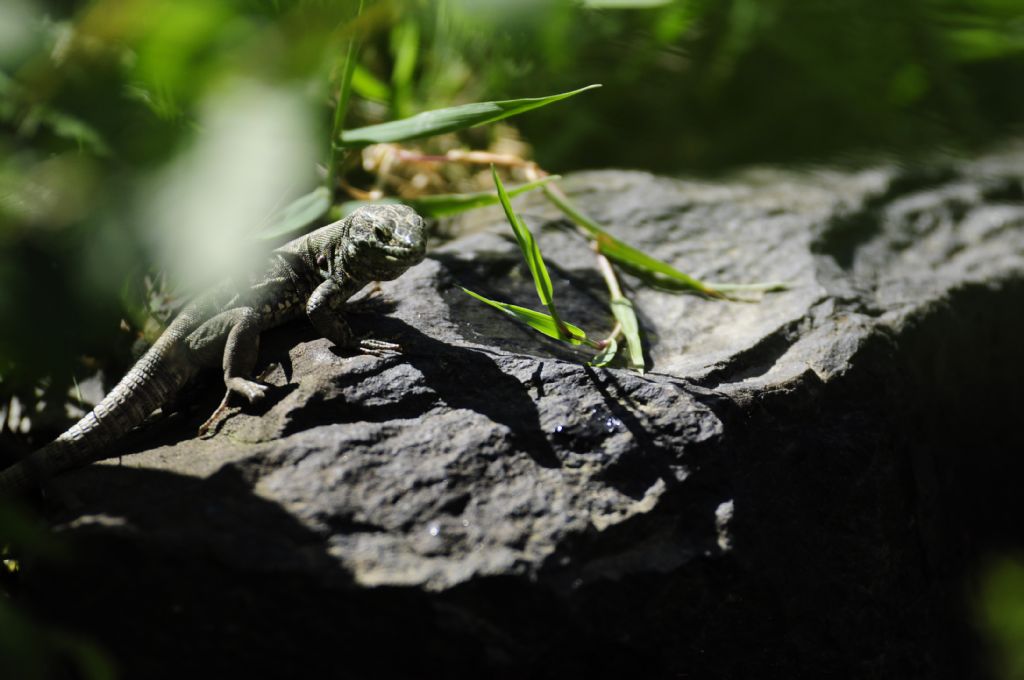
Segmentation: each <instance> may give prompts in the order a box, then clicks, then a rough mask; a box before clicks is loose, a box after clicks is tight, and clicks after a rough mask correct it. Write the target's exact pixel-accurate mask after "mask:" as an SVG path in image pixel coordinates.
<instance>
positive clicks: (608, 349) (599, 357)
mask: <svg viewBox="0 0 1024 680" xmlns="http://www.w3.org/2000/svg"><path fill="white" fill-rule="evenodd" d="M618 352H619V343H617V342H615V338H609V339H608V344H607V345H605V346H604V349H602V350H601V351H600V352H598V353H597V354H596V355H595V356H594V358H593V359H591V360H590V361H589V362H587V363H589V364H590V365H591V366H596V367H598V368H601V367H602V366H607V365H608V364H610V363H611V362H612V359H614V358H615V355H616V354H618Z"/></svg>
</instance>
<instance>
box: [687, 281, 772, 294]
mask: <svg viewBox="0 0 1024 680" xmlns="http://www.w3.org/2000/svg"><path fill="white" fill-rule="evenodd" d="M704 285H705V286H707V287H709V288H714V289H715V290H717V291H718V292H719V293H747V292H751V293H758V292H759V293H777V292H779V291H783V290H789V289H790V284H788V283H785V282H783V281H759V282H757V283H712V282H710V281H705V282H704Z"/></svg>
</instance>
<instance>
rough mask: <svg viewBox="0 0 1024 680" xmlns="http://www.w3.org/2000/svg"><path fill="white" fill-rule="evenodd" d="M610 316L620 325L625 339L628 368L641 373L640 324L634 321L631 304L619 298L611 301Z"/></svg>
mask: <svg viewBox="0 0 1024 680" xmlns="http://www.w3.org/2000/svg"><path fill="white" fill-rule="evenodd" d="M611 307H612V314H613V315H614V316H615V320H616V321H618V322H619V323H620V324H621V325H622V334H623V336H625V338H626V349H627V350H628V352H629V367H630V368H632V369H634V370H637V371H640V372H641V373H643V370H644V348H643V344H642V343H641V342H640V324H639V323H638V322H637V320H636V311H635V310H634V309H633V303H632V302H630V301H629V300H628V299H627V298H624V297H619V298H615V299H614V300H612V301H611Z"/></svg>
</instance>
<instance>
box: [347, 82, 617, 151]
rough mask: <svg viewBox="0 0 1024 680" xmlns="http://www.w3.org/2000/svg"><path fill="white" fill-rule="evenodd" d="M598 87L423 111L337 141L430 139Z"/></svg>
mask: <svg viewBox="0 0 1024 680" xmlns="http://www.w3.org/2000/svg"><path fill="white" fill-rule="evenodd" d="M595 87H600V85H588V86H587V87H581V88H580V89H578V90H572V91H571V92H562V93H560V94H553V95H551V96H548V97H533V98H527V99H507V100H503V101H494V102H477V103H474V104H464V105H462V106H453V107H450V108H445V109H435V110H434V111H424V112H423V113H418V114H416V115H415V116H410V117H409V118H403V119H401V120H393V121H390V122H388V123H381V124H379V125H369V126H367V127H361V128H356V129H354V130H345V131H344V132H342V133H341V134H340V136H338V137H336V139H338V141H339V143H340V145H341V146H343V147H358V146H366V145H367V144H380V143H385V142H402V141H406V140H409V139H419V138H420V137H430V136H432V135H439V134H443V133H445V132H453V131H455V130H462V129H464V128H470V127H476V126H477V125H485V124H487V123H493V122H495V121H499V120H502V119H503V118H508V117H509V116H515V115H517V114H520V113H524V112H526V111H530V110H531V109H536V108H539V107H541V106H547V105H548V104H553V103H555V102H557V101H561V100H563V99H567V98H569V97H572V96H574V95H577V94H579V93H580V92H585V91H586V90H590V89H593V88H595Z"/></svg>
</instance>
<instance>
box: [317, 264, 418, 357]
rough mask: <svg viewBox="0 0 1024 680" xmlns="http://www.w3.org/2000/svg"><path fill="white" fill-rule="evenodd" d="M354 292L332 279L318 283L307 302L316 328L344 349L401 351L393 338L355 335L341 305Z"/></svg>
mask: <svg viewBox="0 0 1024 680" xmlns="http://www.w3.org/2000/svg"><path fill="white" fill-rule="evenodd" d="M351 296H352V291H348V290H346V289H345V288H344V287H343V286H341V285H339V284H338V283H337V282H336V281H334V280H333V279H328V280H326V281H324V282H323V283H321V284H320V285H319V286H317V288H316V290H314V291H313V294H312V295H310V296H309V301H308V302H307V303H306V315H307V316H308V317H309V320H310V322H312V324H313V327H314V328H316V330H317V332H319V333H320V334H321V335H323V336H324V337H325V338H327V339H328V340H330V341H331V342H333V343H334V344H335V345H337V346H338V347H339V348H340V349H343V350H349V351H356V350H358V351H360V352H362V353H364V354H375V355H378V356H381V355H384V354H387V353H388V352H397V351H399V350H400V349H401V348H400V347H399V346H398V345H396V344H395V343H393V342H384V341H383V340H369V339H362V340H360V339H357V338H356V336H355V334H354V333H353V332H352V329H351V328H350V327H349V325H348V323H346V322H345V319H343V318H342V315H341V306H342V305H343V304H344V303H345V301H346V300H348V299H349V298H350V297H351Z"/></svg>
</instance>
